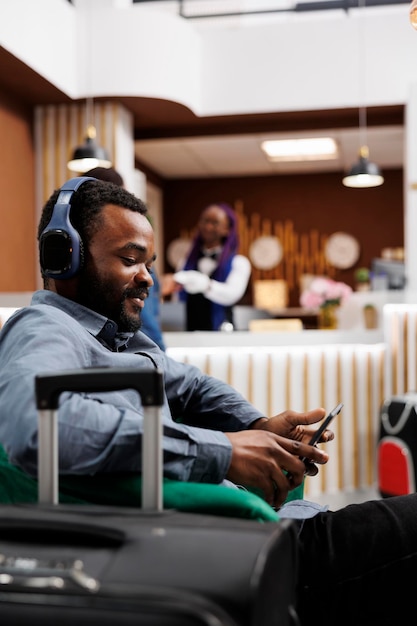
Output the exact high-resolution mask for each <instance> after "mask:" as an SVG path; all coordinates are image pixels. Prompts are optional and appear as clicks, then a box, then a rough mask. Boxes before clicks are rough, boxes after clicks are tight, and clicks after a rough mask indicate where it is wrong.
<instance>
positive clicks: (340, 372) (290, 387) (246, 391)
mask: <svg viewBox="0 0 417 626" xmlns="http://www.w3.org/2000/svg"><path fill="white" fill-rule="evenodd" d="M164 337H165V341H166V344H167V353H168V354H169V355H170V356H171V357H173V358H174V359H177V360H179V361H182V362H186V363H191V364H193V365H196V366H197V367H199V368H200V369H201V370H202V371H204V372H205V373H207V374H211V375H213V376H215V377H217V378H220V379H221V380H223V381H225V382H227V383H229V384H230V385H232V386H233V387H235V388H236V389H237V390H238V391H239V392H240V393H242V395H243V396H244V397H245V398H247V399H248V400H249V401H250V402H251V403H252V404H254V405H255V406H256V407H257V408H258V409H259V410H260V411H262V412H263V413H265V415H275V414H277V413H281V412H282V411H284V410H285V409H288V408H291V409H293V410H295V411H305V410H308V409H312V408H315V407H319V406H322V407H324V408H326V409H331V408H333V407H334V406H335V405H336V404H337V403H338V402H343V404H344V407H343V410H342V412H341V414H340V416H339V417H338V418H337V420H336V421H335V422H334V425H333V430H334V431H335V434H336V437H335V440H334V441H333V442H331V443H329V444H326V445H327V447H328V450H329V452H330V453H331V459H330V461H329V463H328V464H327V465H326V466H325V467H323V468H321V471H320V474H319V476H318V477H316V478H313V479H310V478H308V479H307V483H306V494H307V495H308V496H309V497H312V498H313V497H314V496H318V495H324V494H326V493H329V494H333V493H335V492H338V491H356V490H359V489H364V490H365V489H369V488H371V487H374V485H375V483H376V459H375V449H376V442H377V437H378V432H379V409H380V406H381V404H382V402H383V399H384V393H385V391H384V359H385V353H386V345H385V343H384V337H383V331H382V330H368V331H366V330H363V331H338V330H336V331H333V330H328V331H318V330H304V331H300V332H293V333H285V332H276V333H250V332H232V333H210V332H208V333H207V332H201V333H200V332H192V333H166V334H165V335H164Z"/></svg>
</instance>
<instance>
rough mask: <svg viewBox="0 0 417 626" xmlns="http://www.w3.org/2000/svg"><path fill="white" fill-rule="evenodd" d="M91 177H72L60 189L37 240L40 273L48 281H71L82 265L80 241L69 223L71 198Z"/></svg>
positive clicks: (81, 245) (81, 243) (81, 244)
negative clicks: (50, 214) (55, 279)
mask: <svg viewBox="0 0 417 626" xmlns="http://www.w3.org/2000/svg"><path fill="white" fill-rule="evenodd" d="M88 180H96V179H95V178H92V177H91V176H78V177H77V178H71V179H70V180H67V182H66V183H65V184H64V185H63V186H62V187H61V189H60V190H59V194H58V199H57V201H56V204H55V206H54V210H53V211H52V217H51V220H50V222H49V224H48V225H47V226H46V228H45V229H44V231H43V232H42V234H41V236H40V238H39V256H40V265H41V268H42V273H43V274H44V275H45V276H48V278H59V279H67V278H72V277H73V276H75V274H76V273H77V272H78V271H79V270H80V269H81V267H82V264H83V242H82V240H81V237H80V235H79V234H78V232H77V231H76V230H75V228H74V227H73V225H72V224H71V221H70V211H71V198H72V195H73V193H74V192H75V191H77V189H78V188H79V187H80V186H81V185H82V184H83V183H85V182H86V181H88Z"/></svg>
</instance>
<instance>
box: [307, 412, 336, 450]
mask: <svg viewBox="0 0 417 626" xmlns="http://www.w3.org/2000/svg"><path fill="white" fill-rule="evenodd" d="M342 408H343V404H341V403H340V404H338V405H337V406H335V407H334V409H333V410H332V411H330V413H329V414H328V415H327V417H325V418H324V420H323V421H322V423H321V424H320V427H319V428H318V429H317V430H316V432H315V433H314V435H313V436H312V438H311V439H310V441H309V442H308V443H309V445H310V446H314V445H316V443H317V442H318V440H319V439H320V437H321V436H322V434H323V433H324V431H325V430H326V428H327V427H328V425H329V424H330V422H331V421H332V419H334V418H335V417H336V415H339V413H340V411H341V410H342Z"/></svg>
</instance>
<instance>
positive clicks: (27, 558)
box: [0, 369, 298, 626]
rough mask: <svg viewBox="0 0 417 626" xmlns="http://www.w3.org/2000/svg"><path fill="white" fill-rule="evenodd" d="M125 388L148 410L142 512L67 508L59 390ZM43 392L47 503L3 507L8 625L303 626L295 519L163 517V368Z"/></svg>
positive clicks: (0, 606)
mask: <svg viewBox="0 0 417 626" xmlns="http://www.w3.org/2000/svg"><path fill="white" fill-rule="evenodd" d="M121 388H132V389H136V390H137V391H138V392H139V393H140V394H141V398H142V403H143V405H144V410H145V426H144V431H145V432H144V439H143V445H144V447H146V446H149V449H148V450H147V452H146V454H145V455H144V456H145V458H144V464H143V482H144V483H146V484H144V485H143V491H142V498H143V502H142V504H143V506H142V509H139V510H138V509H133V508H123V507H104V506H98V505H62V504H59V505H57V493H58V489H57V482H58V480H57V475H58V472H57V468H58V458H57V449H58V447H57V432H56V415H55V413H56V408H57V406H58V397H59V394H60V393H61V392H62V391H69V390H77V391H82V390H103V389H104V390H106V389H107V390H109V389H121ZM36 394H37V401H38V408H39V422H40V426H39V475H38V479H39V499H40V504H39V505H29V504H26V505H25V504H22V505H2V506H0V623H1V624H2V626H9V625H10V626H11V625H13V626H18V625H21V624H22V625H25V626H26V625H29V624H30V625H31V626H35V625H37V624H42V625H46V626H47V625H49V624H54V626H55V625H57V624H59V626H65V625H67V624H68V625H69V624H71V625H72V624H76V625H77V626H84V625H85V624H105V625H107V624H109V625H110V624H112V625H116V624H117V625H119V624H120V626H123V625H124V624H137V625H139V626H142V625H149V626H153V625H155V626H156V625H158V626H200V625H207V626H244V625H248V626H290V625H291V626H295V625H296V624H298V619H297V616H296V613H295V610H294V601H295V586H296V573H297V550H296V527H295V526H294V524H293V523H292V522H289V521H282V522H279V523H275V522H266V523H259V522H256V521H251V520H244V519H239V518H226V517H220V516H219V517H218V516H214V515H200V514H193V513H183V512H179V511H174V510H162V505H161V502H162V498H161V493H162V479H161V476H162V470H161V468H162V463H161V449H162V446H161V441H160V438H161V431H162V426H161V409H160V406H161V404H162V374H161V373H160V372H158V371H155V370H152V371H148V370H146V371H143V370H139V371H132V370H123V369H117V370H109V369H107V370H106V369H94V370H85V372H82V373H80V372H72V373H62V374H58V375H54V376H50V375H48V376H39V377H38V378H37V381H36ZM155 451H156V452H157V453H156V454H155ZM145 465H146V467H145ZM52 502H53V503H52Z"/></svg>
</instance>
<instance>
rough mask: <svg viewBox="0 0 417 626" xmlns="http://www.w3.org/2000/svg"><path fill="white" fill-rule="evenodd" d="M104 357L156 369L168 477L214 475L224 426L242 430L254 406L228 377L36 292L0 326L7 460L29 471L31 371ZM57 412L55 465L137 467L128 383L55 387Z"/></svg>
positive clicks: (99, 362)
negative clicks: (161, 386) (161, 385)
mask: <svg viewBox="0 0 417 626" xmlns="http://www.w3.org/2000/svg"><path fill="white" fill-rule="evenodd" d="M106 366H107V367H113V366H114V367H139V368H140V367H149V366H158V367H160V368H161V369H162V371H163V372H164V379H165V392H166V397H165V404H164V407H163V423H164V437H163V451H164V474H165V476H167V477H170V478H174V479H179V480H184V481H196V482H200V481H202V482H211V483H219V482H221V481H222V480H223V479H224V478H225V476H226V473H227V471H228V468H229V464H230V459H231V452H232V448H231V444H230V441H229V440H228V438H227V437H226V436H225V435H224V432H227V431H239V430H243V429H246V428H248V427H249V425H250V424H251V423H252V422H253V421H254V420H256V419H258V418H259V417H261V415H262V414H261V413H260V412H259V411H258V410H256V409H255V408H254V407H253V406H252V405H251V404H249V403H248V402H247V401H246V400H245V399H244V398H243V396H241V394H239V393H238V392H237V391H235V390H234V389H233V388H231V387H230V386H229V385H226V384H224V383H223V382H221V381H219V380H217V379H215V378H212V377H210V376H207V375H204V374H203V373H202V372H201V371H200V370H199V369H198V368H196V367H194V366H191V365H187V364H183V363H179V362H177V361H175V360H174V359H171V358H169V357H168V356H167V355H166V353H164V352H163V351H161V350H160V349H159V348H158V346H157V345H156V344H155V343H154V342H153V341H152V340H151V339H149V338H148V337H146V335H145V334H144V333H142V332H137V333H135V334H133V333H132V334H123V335H122V334H118V333H117V326H116V324H115V323H114V322H113V321H111V320H109V319H106V318H104V317H103V316H101V315H99V314H97V313H95V312H93V311H91V310H90V309H87V308H85V307H83V306H81V305H79V304H77V303H75V302H73V301H71V300H67V299H66V298H63V297H61V296H59V295H57V294H56V293H53V292H51V291H37V292H36V293H35V294H34V295H33V299H32V302H31V305H30V306H29V307H25V308H22V309H20V310H19V311H17V312H16V313H15V314H14V315H13V316H12V317H11V318H9V320H8V321H7V322H6V324H5V325H4V327H3V328H2V330H1V332H0V442H1V443H2V444H3V445H4V447H5V450H6V452H7V453H8V455H9V458H10V460H11V462H12V463H15V464H17V465H19V466H21V467H22V468H23V469H24V470H25V471H27V472H28V473H29V474H32V475H36V468H37V430H38V425H37V419H38V418H37V410H36V404H35V394H34V377H35V375H36V374H39V373H48V372H55V371H62V370H72V369H78V368H85V367H106ZM58 420H59V429H58V436H59V462H60V472H61V473H63V474H65V473H71V474H94V473H97V472H124V471H140V468H141V433H142V406H141V402H140V398H139V396H138V394H137V393H136V392H135V391H133V390H124V391H116V392H107V393H63V394H62V395H61V398H60V406H59V412H58ZM222 431H224V432H222Z"/></svg>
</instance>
